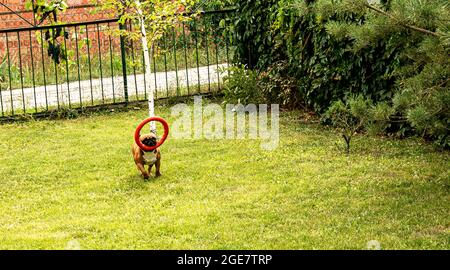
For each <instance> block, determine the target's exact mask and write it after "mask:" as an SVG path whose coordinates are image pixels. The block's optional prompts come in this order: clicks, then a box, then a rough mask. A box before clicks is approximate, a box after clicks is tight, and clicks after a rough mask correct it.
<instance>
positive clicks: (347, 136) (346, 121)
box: [325, 95, 371, 154]
mask: <svg viewBox="0 0 450 270" xmlns="http://www.w3.org/2000/svg"><path fill="white" fill-rule="evenodd" d="M370 110H371V101H369V100H366V99H365V98H364V97H363V96H361V95H358V96H352V97H350V98H348V99H347V100H346V102H345V103H344V102H343V101H341V100H339V101H336V102H334V103H333V104H332V105H331V106H330V108H329V109H328V111H327V112H326V113H325V117H326V119H328V120H330V121H331V123H332V124H333V126H335V127H336V128H337V129H338V130H339V131H340V132H341V133H342V137H343V138H344V141H345V145H346V152H347V154H349V153H350V147H351V142H352V139H353V136H354V135H355V134H356V133H357V132H359V131H362V130H364V128H365V127H366V126H367V125H368V123H369V122H370V120H371V115H370V113H369V112H370Z"/></svg>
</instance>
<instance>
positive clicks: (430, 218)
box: [0, 106, 450, 249]
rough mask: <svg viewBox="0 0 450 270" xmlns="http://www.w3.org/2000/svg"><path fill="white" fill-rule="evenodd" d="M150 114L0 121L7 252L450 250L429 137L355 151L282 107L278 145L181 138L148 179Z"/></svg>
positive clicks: (449, 219) (437, 158)
mask: <svg viewBox="0 0 450 270" xmlns="http://www.w3.org/2000/svg"><path fill="white" fill-rule="evenodd" d="M157 111H158V113H159V114H160V115H162V116H164V117H167V118H168V119H169V120H171V121H173V120H174V119H173V118H171V117H170V110H169V107H168V106H163V107H158V109H157ZM145 116H146V112H145V110H140V111H130V112H116V113H105V114H98V115H93V116H86V117H81V118H78V119H75V120H60V121H37V122H29V123H23V124H8V125H3V126H0V153H1V155H0V202H1V203H0V248H2V249H65V248H72V247H74V246H75V247H80V248H81V249H366V248H367V243H368V242H369V241H370V240H376V241H378V242H380V244H381V247H382V248H383V249H449V248H450V215H449V210H450V196H449V195H450V188H449V187H450V179H449V177H450V166H449V165H450V163H449V154H448V153H440V152H436V151H435V150H433V148H432V147H431V146H429V145H426V144H423V143H421V142H420V141H419V140H416V139H411V140H405V141H397V140H391V139H382V138H374V137H364V136H358V137H357V138H356V140H355V144H354V148H353V153H352V155H350V156H346V155H345V154H343V153H342V151H341V150H339V147H338V146H337V145H340V144H341V143H342V142H341V140H340V137H339V135H338V134H336V133H334V132H333V131H331V130H328V129H325V128H323V127H321V126H319V125H317V124H314V123H308V122H305V121H304V120H303V117H302V114H301V113H300V112H290V113H282V115H281V124H280V126H281V142H280V147H279V148H278V149H277V150H276V151H273V152H269V151H265V150H262V149H261V147H260V142H259V141H254V140H234V141H229V140H216V141H209V140H176V139H174V138H171V139H169V141H168V142H167V143H166V144H165V145H164V147H163V149H162V151H163V165H162V173H163V177H161V178H159V179H152V180H150V181H147V182H145V181H143V179H141V178H140V176H139V174H138V172H137V170H136V168H135V165H134V163H133V160H132V158H131V154H130V147H131V143H132V134H133V132H134V128H135V127H136V125H137V124H138V123H139V122H140V121H141V120H142V119H144V118H145Z"/></svg>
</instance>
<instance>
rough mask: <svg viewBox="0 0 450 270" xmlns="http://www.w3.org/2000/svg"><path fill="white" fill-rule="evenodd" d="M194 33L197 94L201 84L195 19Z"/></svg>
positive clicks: (195, 21) (195, 20) (195, 22)
mask: <svg viewBox="0 0 450 270" xmlns="http://www.w3.org/2000/svg"><path fill="white" fill-rule="evenodd" d="M194 33H195V56H196V57H195V58H196V60H197V87H198V93H200V92H201V82H200V60H199V55H198V28H197V19H194Z"/></svg>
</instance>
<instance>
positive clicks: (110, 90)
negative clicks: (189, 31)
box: [0, 64, 227, 112]
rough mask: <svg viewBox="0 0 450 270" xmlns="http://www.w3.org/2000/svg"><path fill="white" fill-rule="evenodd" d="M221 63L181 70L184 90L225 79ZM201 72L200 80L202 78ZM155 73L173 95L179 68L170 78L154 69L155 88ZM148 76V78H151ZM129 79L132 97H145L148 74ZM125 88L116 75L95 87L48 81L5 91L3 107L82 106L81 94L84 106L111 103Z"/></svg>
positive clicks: (163, 90)
mask: <svg viewBox="0 0 450 270" xmlns="http://www.w3.org/2000/svg"><path fill="white" fill-rule="evenodd" d="M218 66H219V70H220V68H222V67H227V64H220V65H211V66H204V67H200V68H199V69H198V70H197V68H191V69H188V72H186V69H183V70H179V71H178V87H179V88H180V89H181V90H182V93H184V92H186V94H187V90H186V88H187V86H188V82H189V86H190V89H191V92H196V91H198V85H201V86H205V85H208V81H209V82H210V83H211V84H217V83H218V82H219V80H220V82H222V78H223V73H220V71H218V69H217V67H218ZM208 69H209V72H208ZM208 74H209V75H208ZM199 75H200V81H199V80H198V78H199ZM155 76H156V88H157V95H158V96H159V97H166V96H167V93H168V92H169V96H172V95H176V91H177V74H176V72H175V71H170V72H167V79H166V73H165V72H157V73H156V75H155V74H154V73H153V74H152V76H151V86H152V89H154V88H155ZM188 78H189V80H188ZM208 78H209V79H208ZM145 79H146V80H148V78H145ZM127 82H128V93H129V99H130V100H136V97H137V95H139V96H140V97H141V99H142V97H143V96H144V95H145V81H144V75H143V74H137V75H136V78H135V76H134V75H129V76H128V77H127ZM80 86H81V87H80ZM167 86H168V87H167ZM102 89H103V91H102ZM123 90H124V86H123V76H116V77H113V78H111V77H109V78H103V79H93V80H92V87H91V81H90V80H87V81H81V82H80V83H79V82H78V81H75V82H70V83H69V84H67V83H63V84H60V85H47V87H44V86H38V87H36V88H35V89H34V88H24V89H23V91H22V89H14V90H12V91H1V92H0V95H1V97H0V100H1V102H0V103H1V104H0V105H1V106H0V110H1V111H3V112H9V111H11V105H12V104H13V108H14V111H23V108H24V105H25V108H26V110H30V111H31V110H35V108H38V109H39V110H42V109H45V108H46V107H47V106H48V107H56V106H57V105H58V103H59V104H60V105H61V106H63V105H69V102H70V104H77V106H79V103H80V98H81V102H82V103H83V106H89V105H91V104H92V102H93V101H94V103H96V104H98V103H99V102H101V101H102V100H107V101H108V103H111V102H112V101H113V100H114V99H116V100H123V99H124V91H123ZM35 96H36V98H35ZM11 99H12V102H11ZM24 103H25V104H24Z"/></svg>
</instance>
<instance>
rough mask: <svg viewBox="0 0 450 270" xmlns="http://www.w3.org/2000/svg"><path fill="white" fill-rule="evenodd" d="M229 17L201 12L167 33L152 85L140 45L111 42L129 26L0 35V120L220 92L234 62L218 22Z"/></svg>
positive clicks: (86, 25)
mask: <svg viewBox="0 0 450 270" xmlns="http://www.w3.org/2000/svg"><path fill="white" fill-rule="evenodd" d="M233 12H234V11H233V10H224V11H213V12H204V13H202V14H201V15H200V16H196V17H195V18H194V19H193V20H192V21H190V22H187V23H185V24H182V25H178V26H177V27H175V28H173V29H170V30H169V31H168V32H166V33H164V35H163V38H162V39H161V40H160V41H159V44H158V46H156V47H157V48H158V49H157V50H154V51H153V55H152V56H151V57H152V60H153V61H152V74H151V77H150V78H148V76H147V75H146V74H145V72H144V71H145V67H144V57H143V56H144V55H143V50H142V46H141V42H139V41H132V40H128V39H126V38H123V37H119V36H115V35H112V34H111V32H112V30H114V29H119V28H128V29H132V28H133V27H136V26H134V25H132V24H131V23H128V24H126V25H122V26H120V25H119V24H118V22H117V20H116V19H112V20H98V21H91V22H82V23H75V24H63V25H57V26H42V27H30V28H20V29H7V30H0V118H3V119H5V118H11V117H14V116H20V115H24V114H39V113H48V112H53V111H58V110H61V109H84V108H88V107H93V106H95V107H97V106H108V105H116V104H127V103H129V102H134V101H144V100H146V99H147V95H148V93H149V91H150V90H153V91H154V93H155V97H156V98H157V99H160V98H170V97H180V96H187V95H193V94H197V93H207V92H214V91H220V89H221V87H222V85H221V84H222V78H223V70H224V69H223V68H224V67H226V66H227V65H228V64H229V63H230V59H231V58H232V57H233V50H232V46H230V44H229V42H228V39H227V38H225V37H224V35H223V27H224V25H223V23H220V22H221V21H222V19H225V18H226V17H227V16H229V15H230V14H231V13H233ZM61 33H62V34H61ZM55 35H56V36H57V38H55V40H54V41H53V40H52V39H50V40H52V42H50V43H49V42H48V41H47V39H48V37H49V36H51V37H53V36H55Z"/></svg>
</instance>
